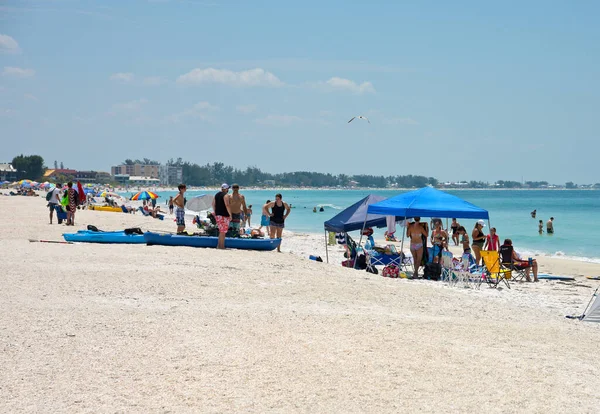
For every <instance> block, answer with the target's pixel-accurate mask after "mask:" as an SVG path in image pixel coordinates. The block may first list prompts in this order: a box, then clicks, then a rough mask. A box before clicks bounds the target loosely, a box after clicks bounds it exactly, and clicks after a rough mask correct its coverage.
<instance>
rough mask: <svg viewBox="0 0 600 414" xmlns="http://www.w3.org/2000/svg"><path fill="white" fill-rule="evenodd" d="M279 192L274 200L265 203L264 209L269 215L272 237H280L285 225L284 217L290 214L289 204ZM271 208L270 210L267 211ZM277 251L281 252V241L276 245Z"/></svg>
mask: <svg viewBox="0 0 600 414" xmlns="http://www.w3.org/2000/svg"><path fill="white" fill-rule="evenodd" d="M281 198H282V196H281V194H276V195H275V201H272V202H270V203H269V204H266V205H265V210H266V211H267V213H269V216H270V217H271V227H270V230H271V234H270V237H271V238H272V239H275V238H277V239H281V236H282V234H283V228H284V227H285V219H286V218H287V216H289V215H290V211H291V209H290V206H289V205H288V204H287V203H285V202H284V201H283V200H282V199H281ZM269 209H271V211H269ZM277 251H278V252H281V243H279V246H277Z"/></svg>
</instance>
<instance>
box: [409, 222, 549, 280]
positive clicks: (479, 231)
mask: <svg viewBox="0 0 600 414" xmlns="http://www.w3.org/2000/svg"><path fill="white" fill-rule="evenodd" d="M432 225H433V227H434V229H433V231H432V232H431V244H432V250H431V252H432V256H433V258H432V260H431V261H433V262H434V263H439V258H440V256H441V254H442V251H443V250H448V240H449V237H448V232H447V231H446V230H444V229H443V227H442V220H441V219H433V220H432ZM484 227H485V221H484V220H478V221H477V222H476V223H475V226H474V227H473V230H472V231H471V237H469V234H468V233H467V230H466V229H465V227H464V226H461V225H460V223H459V222H458V221H457V220H456V219H455V218H453V219H452V224H451V226H450V229H451V231H452V240H453V242H454V244H455V245H456V246H458V245H459V244H462V248H463V254H466V255H471V254H473V256H474V262H475V265H476V266H478V267H479V266H480V265H481V251H482V250H493V251H499V252H500V253H501V254H502V255H503V257H502V262H503V263H507V264H510V266H515V267H518V268H521V269H527V281H530V278H529V269H531V270H532V271H533V275H534V281H536V282H537V281H538V278H537V262H536V261H535V260H523V259H522V258H521V257H520V256H519V255H518V254H517V253H516V252H515V251H514V249H512V241H511V240H510V239H506V240H504V244H503V245H502V246H501V245H500V237H499V236H498V234H497V233H496V228H495V227H492V228H491V229H490V234H488V235H486V234H485V233H484V232H483V228H484ZM406 236H407V237H408V238H409V240H410V252H411V254H412V257H413V263H414V266H415V274H418V273H419V268H420V267H421V265H422V264H423V262H424V256H425V248H426V247H427V240H428V238H429V225H428V223H421V218H420V217H415V218H414V219H413V222H412V223H411V224H409V225H408V226H407V228H406ZM503 246H510V252H511V253H510V255H507V254H506V253H502V252H503ZM504 251H505V252H506V251H508V249H504ZM504 256H506V257H504Z"/></svg>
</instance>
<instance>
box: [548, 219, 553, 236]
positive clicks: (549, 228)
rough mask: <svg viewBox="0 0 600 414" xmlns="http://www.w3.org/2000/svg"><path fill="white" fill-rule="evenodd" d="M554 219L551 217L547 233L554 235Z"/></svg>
mask: <svg viewBox="0 0 600 414" xmlns="http://www.w3.org/2000/svg"><path fill="white" fill-rule="evenodd" d="M553 222H554V217H550V220H548V221H547V222H546V233H547V234H554V223H553Z"/></svg>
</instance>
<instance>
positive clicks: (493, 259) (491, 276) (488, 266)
mask: <svg viewBox="0 0 600 414" xmlns="http://www.w3.org/2000/svg"><path fill="white" fill-rule="evenodd" d="M480 253H481V258H482V259H483V264H484V265H485V270H484V272H482V275H483V277H484V278H485V281H486V282H487V284H488V286H490V287H498V285H499V284H500V282H504V284H505V285H506V287H507V288H509V289H510V284H509V283H508V279H510V278H511V270H510V269H506V268H503V267H502V266H501V264H500V254H499V253H498V252H497V251H495V250H482V251H481V252H480Z"/></svg>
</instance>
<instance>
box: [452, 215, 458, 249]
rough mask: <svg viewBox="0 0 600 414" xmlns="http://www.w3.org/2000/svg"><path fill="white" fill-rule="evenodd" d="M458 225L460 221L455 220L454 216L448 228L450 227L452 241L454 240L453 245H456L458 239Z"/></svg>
mask: <svg viewBox="0 0 600 414" xmlns="http://www.w3.org/2000/svg"><path fill="white" fill-rule="evenodd" d="M459 227H460V223H459V222H458V221H456V219H455V218H453V219H452V224H451V225H450V228H451V229H452V241H453V242H454V245H455V246H458V239H459V236H460V234H458V228H459Z"/></svg>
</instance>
